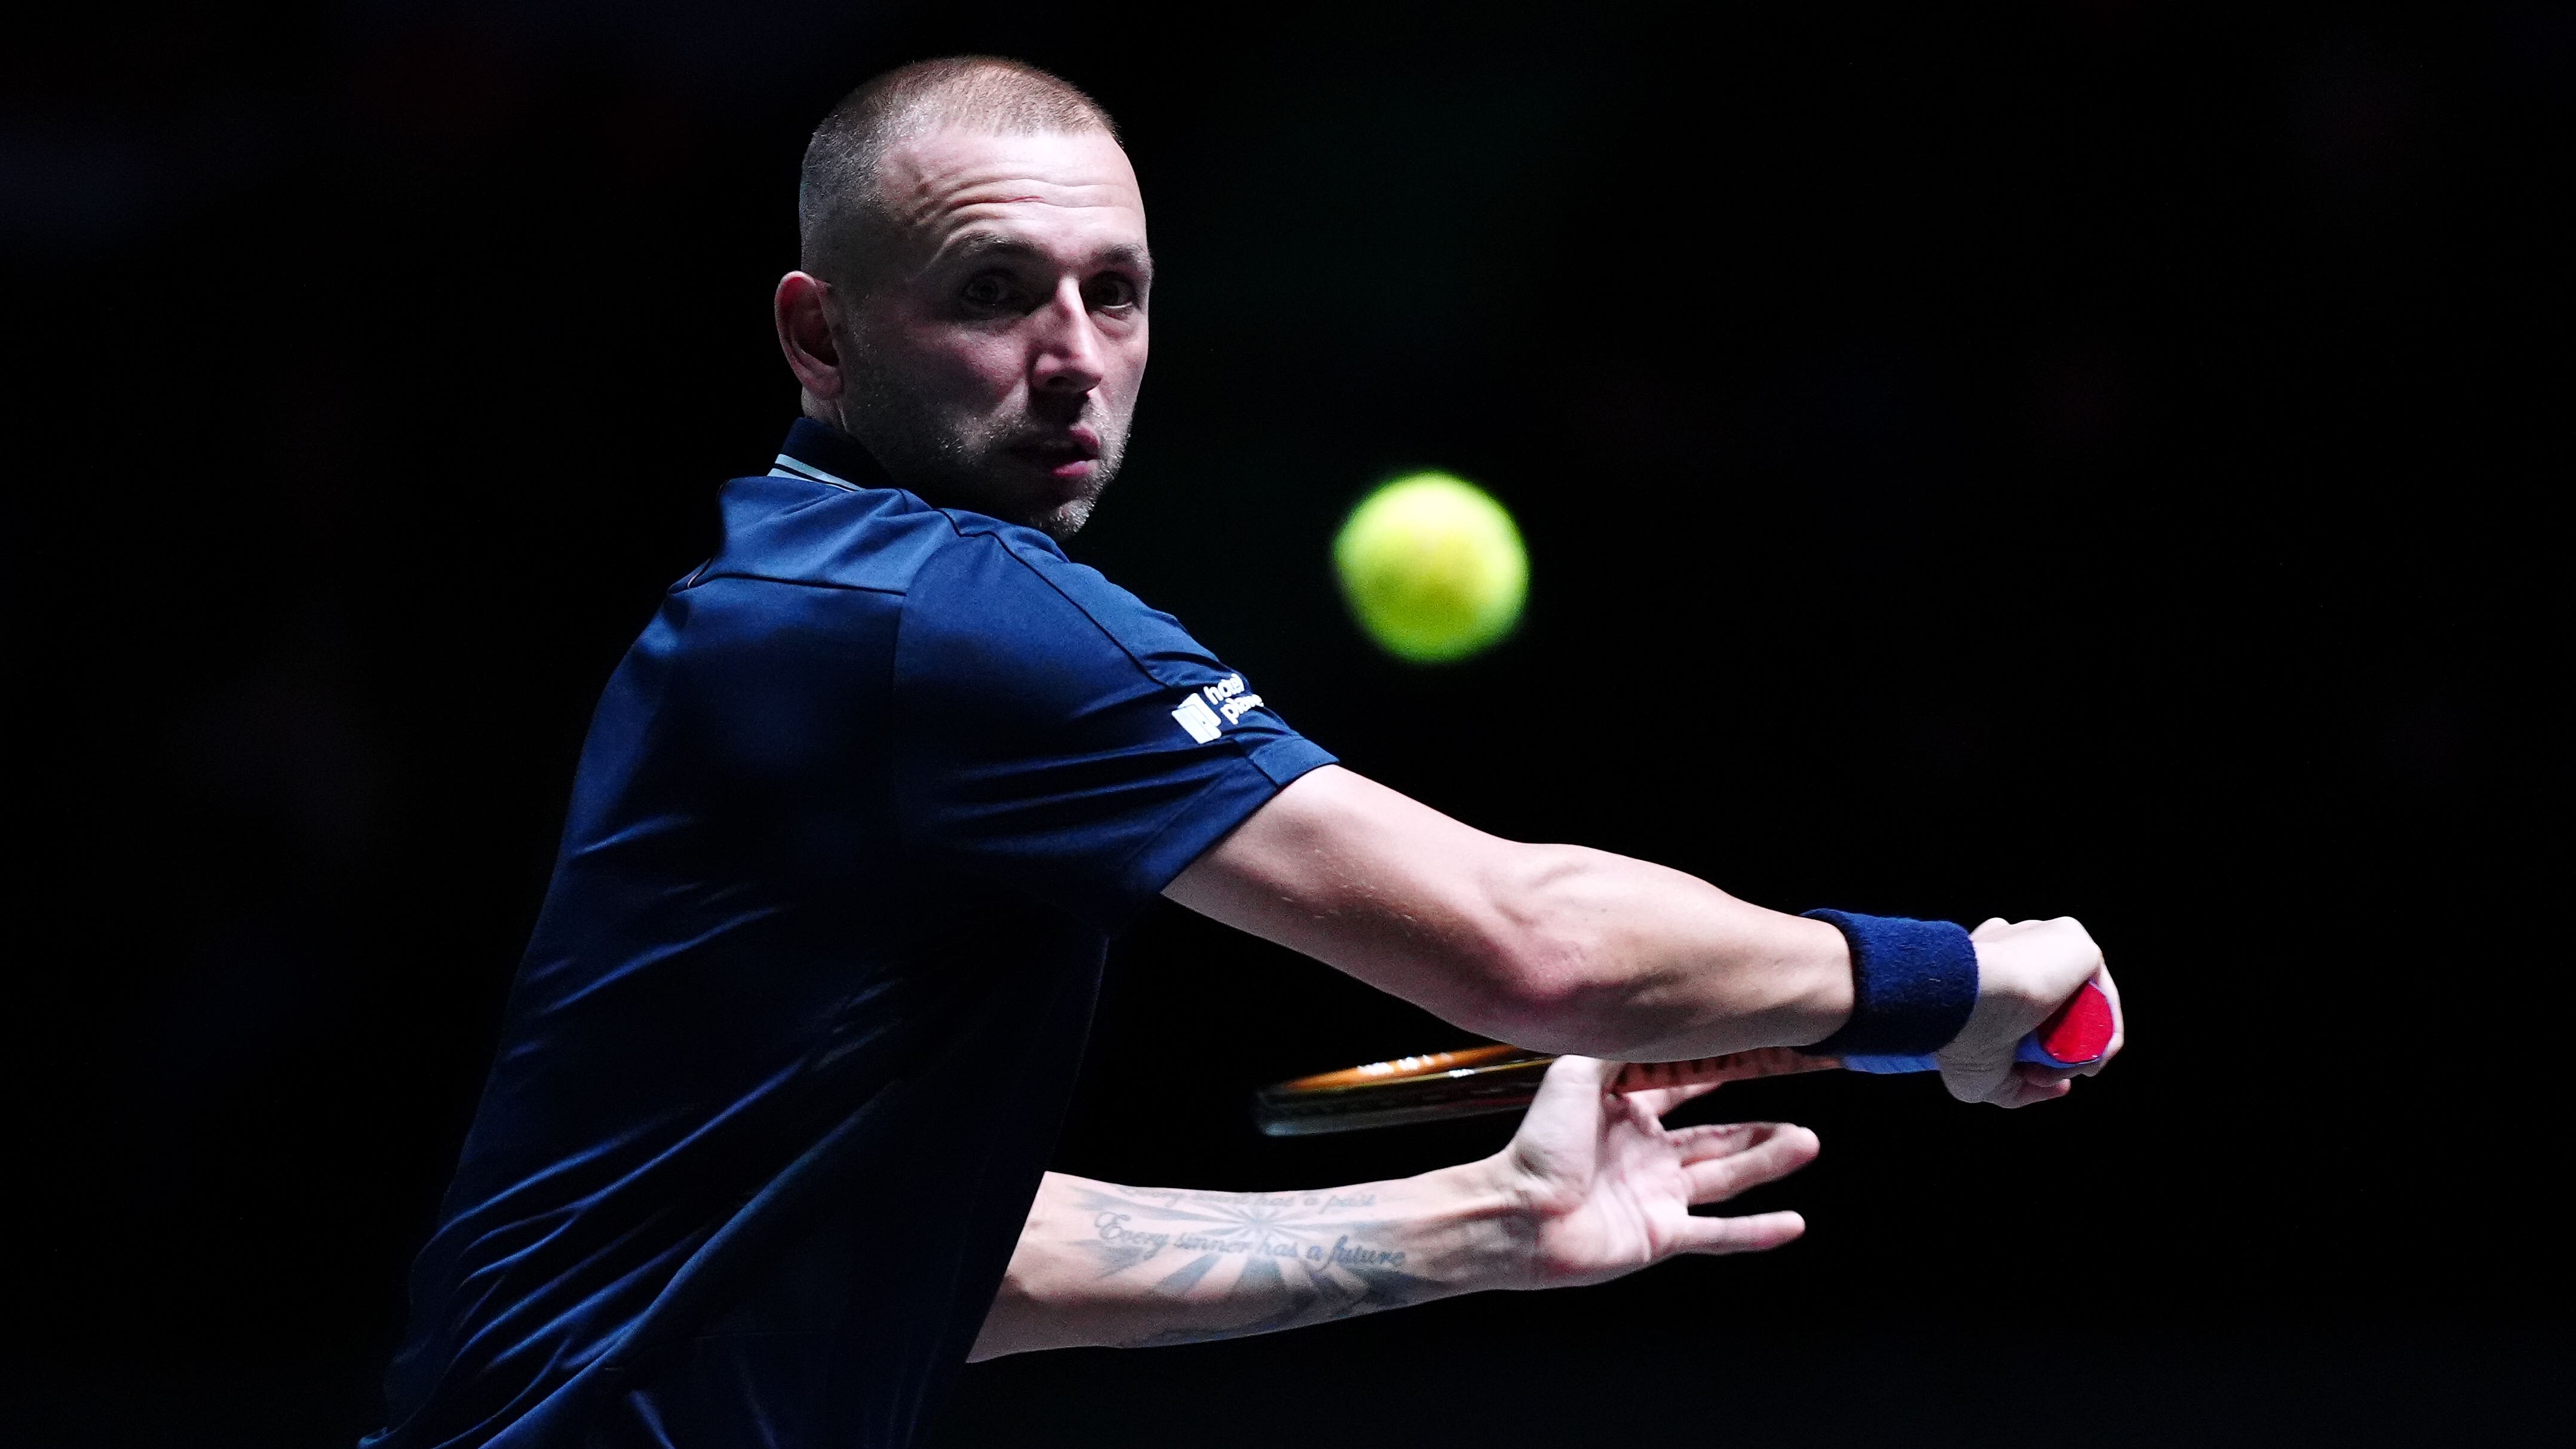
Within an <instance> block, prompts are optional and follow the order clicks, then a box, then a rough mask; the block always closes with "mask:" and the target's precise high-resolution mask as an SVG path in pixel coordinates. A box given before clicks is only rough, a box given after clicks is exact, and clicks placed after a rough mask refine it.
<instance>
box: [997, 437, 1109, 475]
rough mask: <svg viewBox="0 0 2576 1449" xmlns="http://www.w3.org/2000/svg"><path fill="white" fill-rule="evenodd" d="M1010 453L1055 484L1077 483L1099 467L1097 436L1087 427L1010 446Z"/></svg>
mask: <svg viewBox="0 0 2576 1449" xmlns="http://www.w3.org/2000/svg"><path fill="white" fill-rule="evenodd" d="M1010 451H1011V452H1012V453H1014V454H1016V455H1017V456H1019V457H1022V458H1026V459H1028V460H1029V461H1030V462H1032V463H1035V464H1037V465H1038V466H1039V467H1041V468H1043V469H1045V470H1046V471H1047V473H1048V474H1049V475H1050V476H1052V477H1054V478H1056V479H1057V480H1058V481H1061V482H1066V483H1078V482H1080V481H1082V480H1084V479H1086V478H1089V477H1090V476H1091V475H1092V473H1093V472H1094V471H1095V470H1096V469H1097V468H1098V467H1099V464H1100V435H1099V434H1098V433H1095V432H1093V431H1092V430H1091V429H1089V428H1086V427H1075V428H1067V429H1066V430H1064V431H1063V432H1061V433H1056V434H1052V435H1050V436H1047V437H1043V438H1032V439H1029V440H1028V441H1026V442H1020V443H1013V444H1012V445H1011V448H1010Z"/></svg>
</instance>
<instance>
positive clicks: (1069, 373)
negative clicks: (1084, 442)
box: [1029, 277, 1108, 393]
mask: <svg viewBox="0 0 2576 1449" xmlns="http://www.w3.org/2000/svg"><path fill="white" fill-rule="evenodd" d="M1104 353H1105V349H1104V348H1103V347H1102V346H1101V340H1100V328H1099V326H1098V324H1096V323H1094V322H1093V321H1092V320H1091V308H1090V306H1089V304H1087V303H1085V302H1084V301H1083V299H1082V284H1081V283H1080V282H1078V281H1076V280H1074V279H1073V278H1071V277H1067V278H1066V279H1065V280H1064V282H1063V283H1062V284H1061V285H1060V286H1058V287H1057V288H1056V292H1055V295H1054V296H1053V297H1050V298H1048V299H1047V304H1046V305H1045V306H1044V307H1042V308H1040V309H1039V316H1038V337H1037V355H1036V357H1035V358H1033V359H1032V360H1031V363H1030V369H1029V381H1030V384H1031V385H1032V386H1034V387H1036V388H1038V389H1039V390H1040V391H1042V392H1053V393H1085V392H1089V391H1091V390H1092V389H1093V388H1095V387H1098V386H1100V380H1101V379H1102V378H1103V377H1106V376H1107V375H1108V361H1107V358H1106V357H1105V355H1104Z"/></svg>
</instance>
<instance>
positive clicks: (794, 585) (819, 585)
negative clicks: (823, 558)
mask: <svg viewBox="0 0 2576 1449" xmlns="http://www.w3.org/2000/svg"><path fill="white" fill-rule="evenodd" d="M717 579H747V580H749V581H750V582H752V583H758V584H784V585H786V586H787V587H789V588H791V589H839V590H841V591H843V592H845V593H853V594H889V595H892V596H894V597H897V598H900V597H902V596H903V595H904V593H905V592H906V591H905V590H903V589H890V588H883V587H880V586H878V585H876V584H844V583H839V582H836V581H834V580H831V579H791V578H783V577H781V576H779V575H777V574H759V573H753V572H751V571H750V570H748V569H721V570H717V571H715V572H712V573H710V572H700V573H696V574H692V575H690V577H689V581H688V582H687V583H686V584H683V585H682V586H681V587H682V589H683V590H686V589H694V588H696V587H698V586H699V585H700V584H705V583H711V582H713V581H714V580H717Z"/></svg>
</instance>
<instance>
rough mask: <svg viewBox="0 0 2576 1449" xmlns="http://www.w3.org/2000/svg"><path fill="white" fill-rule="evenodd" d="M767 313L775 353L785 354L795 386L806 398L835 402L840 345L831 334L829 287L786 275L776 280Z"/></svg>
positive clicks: (801, 276) (804, 274)
mask: <svg viewBox="0 0 2576 1449" xmlns="http://www.w3.org/2000/svg"><path fill="white" fill-rule="evenodd" d="M770 309H771V314H772V317H773V319H774V320H775V321H776V322H777V324H778V350H779V351H781V352H784V353H786V354H787V367H788V370H789V371H791V372H793V373H795V374H796V382H797V385H798V386H800V387H802V388H804V389H805V394H806V396H808V397H812V398H819V399H822V400H824V401H827V402H828V401H830V400H832V399H835V398H838V397H839V396H840V395H841V387H842V381H843V379H842V376H841V343H840V339H839V338H838V337H836V336H834V335H833V331H832V310H833V309H832V284H831V283H829V282H826V281H824V280H823V279H822V278H820V277H817V276H815V275H813V274H812V273H810V272H789V273H788V274H787V275H786V276H784V277H781V278H779V279H778V295H777V296H776V297H775V298H773V299H772V300H771V304H770Z"/></svg>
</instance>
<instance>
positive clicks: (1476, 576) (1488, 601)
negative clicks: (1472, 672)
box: [1333, 473, 1529, 664]
mask: <svg viewBox="0 0 2576 1449" xmlns="http://www.w3.org/2000/svg"><path fill="white" fill-rule="evenodd" d="M1333 569H1334V572H1336V573H1337V574H1339V575H1340V576H1341V581H1342V597H1343V598H1344V599H1345V600H1347V601H1349V603H1350V606H1351V613H1352V614H1353V615H1354V616H1356V617H1357V618H1358V619H1359V622H1360V627H1361V628H1363V629H1365V630H1367V631H1368V634H1369V637H1370V638H1372V639H1375V640H1376V641H1377V642H1378V643H1379V644H1380V645H1381V646H1383V647H1384V648H1385V649H1386V651H1387V652H1388V653H1390V654H1393V655H1395V656H1396V657H1398V658H1400V659H1409V660H1412V661H1413V662H1414V663H1417V664H1439V663H1445V662H1447V661H1449V660H1453V659H1464V658H1466V657H1467V656H1468V655H1470V654H1474V653H1476V652H1477V651H1479V650H1482V649H1486V648H1490V647H1491V646H1493V645H1494V644H1496V643H1498V642H1500V641H1501V640H1502V639H1503V637H1504V636H1505V635H1507V634H1509V633H1511V632H1512V626H1513V625H1515V624H1517V623H1519V622H1520V617H1521V605H1522V603H1523V602H1524V601H1526V600H1527V599H1528V597H1529V551H1528V550H1527V549H1525V548H1523V547H1522V546H1521V531H1520V530H1519V529H1518V528H1516V527H1514V526H1513V524H1512V516H1511V514H1510V513H1508V512H1506V511H1504V508H1503V505H1501V504H1499V503H1497V502H1495V501H1494V500H1493V498H1492V496H1491V495H1489V494H1487V493H1486V492H1485V490H1483V489H1482V488H1479V487H1477V486H1476V485H1474V484H1473V483H1469V482H1467V481H1465V480H1464V479H1460V478H1453V477H1451V476H1450V475H1448V474H1446V473H1415V474H1413V475H1411V476H1410V477H1404V478H1398V479H1396V480H1395V481H1394V482H1392V483H1389V484H1387V485H1386V486H1384V487H1382V488H1380V489H1378V490H1377V491H1376V492H1375V493H1372V494H1370V495H1369V496H1368V497H1367V498H1366V499H1364V500H1362V501H1361V503H1360V506H1359V507H1357V508H1355V509H1352V510H1351V516H1350V519H1349V521H1348V522H1346V523H1344V524H1343V525H1342V531H1341V533H1340V534H1339V535H1337V536H1336V537H1335V538H1334V539H1333Z"/></svg>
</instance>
